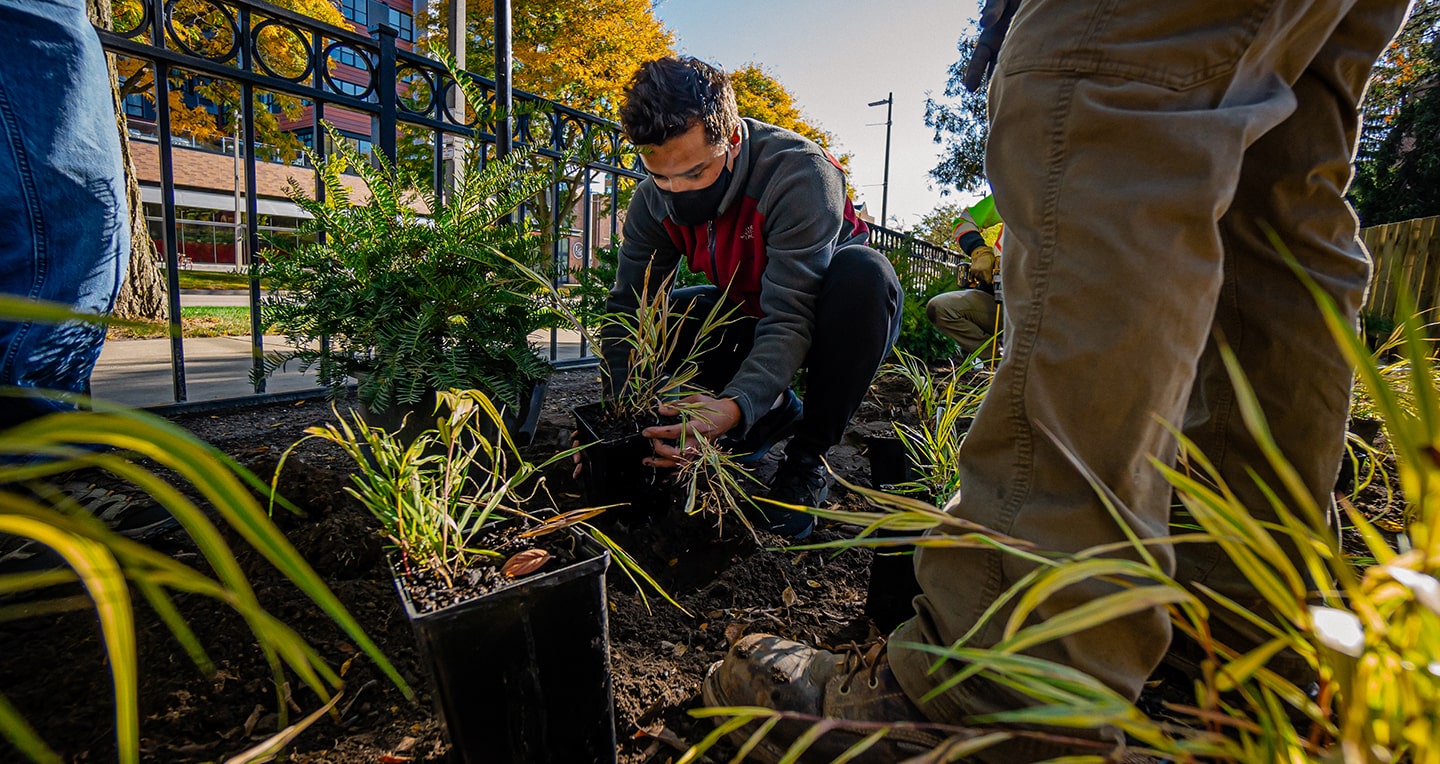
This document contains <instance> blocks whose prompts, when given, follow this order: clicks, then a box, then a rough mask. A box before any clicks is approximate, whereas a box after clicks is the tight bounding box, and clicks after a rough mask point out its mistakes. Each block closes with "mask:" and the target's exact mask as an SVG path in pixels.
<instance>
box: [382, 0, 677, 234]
mask: <svg viewBox="0 0 1440 764" xmlns="http://www.w3.org/2000/svg"><path fill="white" fill-rule="evenodd" d="M494 10H495V6H494V4H493V3H488V2H473V0H472V2H470V3H469V4H468V5H467V6H466V15H467V18H466V24H465V27H466V40H465V69H466V70H467V71H470V72H474V73H476V74H480V75H483V76H489V77H493V76H494V72H495V44H494V28H495V26H494V25H495V20H494ZM449 17H450V3H449V0H440V2H436V3H430V4H427V7H426V9H425V12H424V13H423V14H422V15H420V16H419V17H418V18H417V21H416V28H417V29H418V30H421V42H420V45H419V46H418V47H420V48H422V49H424V48H425V47H427V46H430V45H437V44H438V45H439V46H440V47H446V46H445V41H446V38H447V34H448V29H449V22H448V19H449ZM511 38H512V39H511V47H512V59H513V70H512V71H513V82H514V86H515V88H516V89H518V90H523V91H526V92H529V93H533V94H535V95H537V96H540V97H542V98H546V99H549V100H551V101H555V102H556V103H560V104H563V105H565V106H568V107H570V108H573V109H579V110H581V111H585V112H589V113H591V114H595V115H597V116H601V117H605V118H606V119H612V120H614V119H618V118H619V115H620V95H621V93H622V92H623V91H624V87H625V84H626V83H627V82H628V81H629V79H630V75H631V74H633V73H634V71H635V69H636V68H637V67H638V66H639V65H640V63H641V62H642V61H647V60H649V59H653V58H659V57H660V56H663V55H666V54H668V53H672V52H673V50H674V44H675V40H674V36H673V35H672V34H671V33H670V32H669V30H667V29H665V27H664V25H663V24H661V23H660V20H659V19H658V18H657V17H656V16H655V13H654V9H653V8H652V3H651V2H650V0H516V2H515V3H514V5H513V7H512V9H511ZM428 142H429V135H428V134H426V135H423V136H421V135H418V134H417V135H407V136H406V140H405V141H404V143H403V145H402V146H401V147H400V151H401V157H400V160H401V163H402V164H406V165H408V166H412V167H419V168H420V169H422V170H423V169H424V168H428V161H429V158H428V157H429V151H430V149H429V146H428ZM533 161H535V162H550V161H551V160H548V159H545V158H543V157H537V158H535V159H534V160H533ZM556 169H557V172H556V183H555V185H554V187H553V189H552V191H551V193H549V194H545V195H542V196H541V197H539V198H537V199H536V200H535V201H534V202H533V203H531V204H530V205H528V206H527V211H528V213H529V215H530V216H531V217H532V218H533V219H534V220H535V221H537V222H536V223H535V225H536V226H537V227H543V228H547V229H548V228H549V226H550V225H551V223H552V221H554V220H555V219H556V217H555V211H556V210H559V211H560V213H561V214H560V216H559V218H560V227H561V229H562V231H563V230H564V229H566V228H568V227H570V226H572V225H573V224H574V220H573V214H574V209H575V206H576V203H577V202H578V201H579V200H580V197H581V196H582V195H583V194H584V190H585V188H584V183H583V181H582V178H581V173H582V172H583V167H580V166H578V165H569V166H565V167H560V168H556Z"/></svg>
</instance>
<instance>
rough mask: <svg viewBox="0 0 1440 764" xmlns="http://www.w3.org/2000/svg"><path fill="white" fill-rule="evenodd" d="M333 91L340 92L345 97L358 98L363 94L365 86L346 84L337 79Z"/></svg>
mask: <svg viewBox="0 0 1440 764" xmlns="http://www.w3.org/2000/svg"><path fill="white" fill-rule="evenodd" d="M335 89H336V90H338V91H340V92H341V93H344V94H345V95H351V96H356V97H359V95H360V94H361V93H364V92H365V90H366V86H365V85H361V84H358V83H355V82H346V81H345V80H341V79H337V80H335Z"/></svg>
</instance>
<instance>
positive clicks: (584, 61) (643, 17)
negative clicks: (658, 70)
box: [417, 0, 675, 119]
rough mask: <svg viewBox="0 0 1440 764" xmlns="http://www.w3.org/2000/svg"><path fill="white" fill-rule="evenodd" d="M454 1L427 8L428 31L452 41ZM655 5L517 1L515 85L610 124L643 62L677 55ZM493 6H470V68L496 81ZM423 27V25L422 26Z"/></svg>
mask: <svg viewBox="0 0 1440 764" xmlns="http://www.w3.org/2000/svg"><path fill="white" fill-rule="evenodd" d="M449 6H450V4H449V0H441V2H438V3H430V4H427V9H426V16H425V18H424V21H425V24H424V25H425V27H426V28H428V29H429V30H430V31H431V32H432V33H433V34H437V35H438V36H439V39H440V40H442V41H443V40H444V39H445V29H446V27H447V23H446V20H447V19H448V18H449V13H450V10H449ZM651 6H652V2H651V0H515V3H514V5H513V7H512V10H511V22H510V24H511V38H512V40H511V47H512V53H511V55H512V58H513V62H514V83H515V87H516V88H518V89H520V90H524V91H527V92H530V93H534V94H536V95H538V96H541V97H544V98H548V99H550V100H552V101H555V102H557V103H562V104H564V105H566V106H569V107H571V108H574V109H580V110H581V111H587V112H590V113H591V114H596V115H599V116H602V117H606V118H607V119H616V118H618V117H619V114H620V93H621V91H622V90H624V87H625V83H626V81H627V80H629V79H630V75H631V74H633V73H634V72H635V69H636V67H638V66H639V65H640V63H641V62H643V61H648V60H650V59H653V58H659V57H660V56H663V55H666V54H667V53H671V52H673V50H674V47H675V37H674V35H673V34H671V33H670V31H669V30H667V29H666V28H665V26H664V25H663V24H662V23H660V20H659V19H658V18H656V16H655V13H654V11H653V9H652V7H651ZM494 10H495V5H494V3H490V2H485V1H484V0H480V1H479V2H475V1H473V0H472V2H470V3H468V5H467V6H466V11H467V13H468V21H467V23H466V31H467V33H468V34H467V37H466V67H465V68H466V69H469V70H470V71H472V72H476V73H479V74H483V75H487V76H493V73H494V71H495V41H494V29H495V19H494ZM417 26H418V25H417Z"/></svg>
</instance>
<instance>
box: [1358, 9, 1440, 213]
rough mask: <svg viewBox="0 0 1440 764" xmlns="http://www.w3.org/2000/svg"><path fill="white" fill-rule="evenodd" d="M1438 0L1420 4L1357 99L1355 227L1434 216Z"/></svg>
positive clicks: (1439, 108) (1439, 131)
mask: <svg viewBox="0 0 1440 764" xmlns="http://www.w3.org/2000/svg"><path fill="white" fill-rule="evenodd" d="M1437 84H1440V0H1420V2H1418V3H1416V5H1415V8H1414V11H1413V13H1412V14H1411V17H1410V20H1409V21H1408V22H1406V24H1405V28H1404V29H1403V30H1401V33H1400V35H1399V36H1398V37H1397V38H1396V39H1395V42H1393V43H1391V45H1390V48H1389V49H1388V50H1387V51H1386V53H1385V56H1384V57H1383V58H1382V59H1381V60H1380V62H1379V63H1378V64H1377V65H1376V67H1375V73H1374V74H1373V75H1372V77H1371V81H1370V86H1369V88H1368V89H1367V91H1366V94H1365V101H1364V104H1363V105H1362V109H1361V115H1362V118H1363V122H1362V132H1361V137H1360V147H1359V152H1358V153H1357V155H1356V162H1355V181H1354V183H1353V184H1352V185H1351V187H1350V199H1351V202H1352V203H1353V204H1354V205H1355V211H1356V213H1357V214H1358V215H1359V217H1360V221H1361V223H1362V224H1363V225H1367V226H1372V225H1382V224H1385V223H1392V222H1395V221H1397V220H1408V219H1410V218H1416V217H1427V216H1431V215H1440V89H1437V87H1436V86H1437Z"/></svg>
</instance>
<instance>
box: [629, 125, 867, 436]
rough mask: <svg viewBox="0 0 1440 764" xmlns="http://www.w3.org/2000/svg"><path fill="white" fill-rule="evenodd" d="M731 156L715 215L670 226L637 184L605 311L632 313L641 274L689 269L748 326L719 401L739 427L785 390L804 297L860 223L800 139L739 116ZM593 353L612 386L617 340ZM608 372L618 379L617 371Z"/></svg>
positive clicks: (798, 350) (657, 279)
mask: <svg viewBox="0 0 1440 764" xmlns="http://www.w3.org/2000/svg"><path fill="white" fill-rule="evenodd" d="M740 133H741V142H740V156H739V157H738V158H737V159H736V160H735V169H734V175H733V177H732V178H731V181H730V185H729V187H728V188H727V189H726V192H725V197H724V199H723V201H722V202H721V203H720V209H719V212H718V213H717V214H716V217H715V219H714V220H712V221H709V222H707V223H702V224H700V225H694V226H681V225H678V224H676V223H675V221H674V220H672V219H671V217H670V208H669V205H668V203H667V202H666V200H665V197H664V194H662V193H661V192H660V190H659V189H658V188H657V187H656V186H655V183H654V181H653V180H651V179H648V178H647V179H645V180H643V181H641V182H640V185H639V186H638V187H637V188H636V190H635V194H634V196H633V197H632V198H631V200H630V207H629V210H628V212H627V213H626V217H625V229H624V239H623V241H622V242H621V244H620V255H619V270H618V273H617V275H616V280H615V287H614V289H612V290H611V292H610V299H609V301H608V302H607V309H608V310H609V311H610V312H612V313H629V314H634V313H635V311H636V310H637V308H638V305H639V301H638V299H637V293H638V292H639V290H640V289H641V288H642V285H643V284H644V283H645V272H646V269H647V268H649V269H650V274H651V275H650V282H649V284H650V288H651V290H652V291H653V290H655V289H657V288H658V287H659V285H660V284H661V283H662V282H664V281H665V280H666V279H667V278H668V277H669V276H670V275H671V274H672V273H674V271H675V269H676V267H677V266H678V264H679V262H680V258H681V257H684V258H686V263H687V264H688V265H689V266H690V269H691V270H693V271H696V272H702V273H704V274H705V275H706V277H708V278H709V279H710V282H711V283H713V284H715V285H716V286H719V287H721V288H722V289H727V290H728V296H729V298H730V299H731V300H732V301H734V302H736V303H738V304H739V305H740V307H741V310H743V311H744V312H745V313H746V314H748V315H750V316H754V317H755V318H757V319H759V320H758V321H757V322H756V325H755V344H754V346H753V347H752V349H751V351H750V355H749V356H748V357H747V358H746V359H745V361H744V362H743V363H742V364H741V365H740V369H739V371H737V372H736V374H735V377H734V378H733V379H732V380H730V383H729V384H728V385H726V386H725V389H724V390H720V391H718V392H719V396H720V397H721V398H733V399H734V400H735V403H736V404H737V405H738V406H739V407H740V411H741V413H742V415H743V417H744V421H743V427H744V428H745V429H748V428H749V426H750V425H751V424H753V423H754V422H755V420H756V419H757V418H758V417H759V416H761V415H763V414H764V413H765V412H766V411H768V410H769V409H770V406H771V404H772V403H773V402H774V400H775V399H776V397H778V396H779V395H780V393H781V392H782V391H783V390H785V388H786V387H787V386H789V384H790V380H791V378H792V377H794V376H795V372H796V370H798V369H799V368H800V365H801V364H802V363H803V362H804V360H805V356H806V354H807V353H808V351H809V350H810V339H811V336H812V332H813V329H814V323H815V302H816V299H817V298H818V296H819V293H820V283H821V281H822V280H823V279H824V277H825V271H826V269H827V268H829V266H830V259H831V257H832V255H833V254H834V252H835V250H836V248H837V247H840V246H845V245H849V244H863V243H865V242H866V241H867V240H868V238H869V228H868V227H867V226H866V225H865V222H864V221H862V220H860V219H859V218H858V217H857V216H856V215H855V210H854V207H852V206H851V204H850V200H849V198H847V197H846V195H845V175H844V173H843V172H842V170H841V168H840V165H839V163H838V162H836V161H835V159H834V158H833V157H831V156H830V155H829V153H827V152H826V151H825V150H824V149H823V148H821V147H820V146H818V145H817V144H815V143H814V142H813V141H810V140H809V139H807V138H804V137H803V136H801V135H799V134H797V133H794V132H791V131H789V130H785V129H783V128H779V127H776V126H774V125H768V124H765V123H764V122H758V121H756V120H753V119H742V120H741V127H740ZM602 353H603V355H604V357H605V363H606V365H607V366H608V368H609V369H610V370H611V379H623V378H624V372H625V370H626V365H627V363H628V358H627V353H626V348H625V346H624V345H623V343H617V342H613V341H607V342H605V343H604V344H603V347H602ZM617 372H618V374H617Z"/></svg>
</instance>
